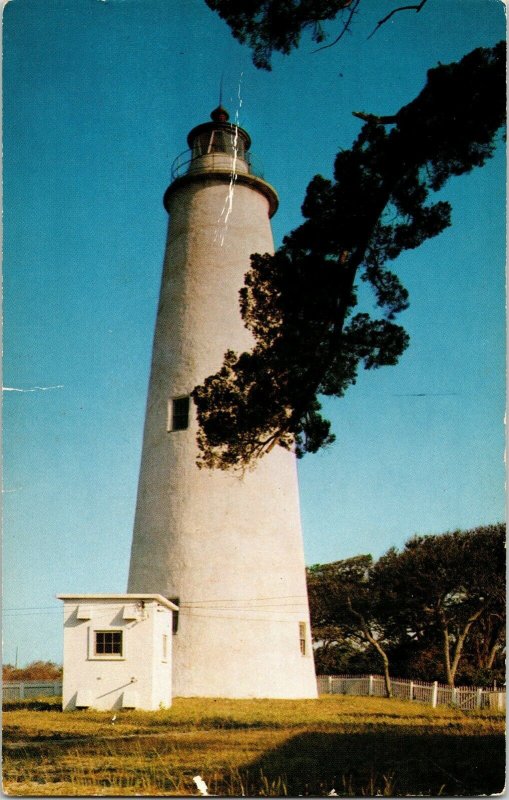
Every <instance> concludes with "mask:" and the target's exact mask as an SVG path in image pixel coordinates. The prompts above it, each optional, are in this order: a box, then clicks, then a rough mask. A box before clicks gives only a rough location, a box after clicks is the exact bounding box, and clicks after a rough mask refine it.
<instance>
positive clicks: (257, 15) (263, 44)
mask: <svg viewBox="0 0 509 800" xmlns="http://www.w3.org/2000/svg"><path fill="white" fill-rule="evenodd" d="M205 1H206V3H207V5H208V7H209V8H211V9H212V11H217V13H218V14H219V16H220V17H221V19H224V21H225V22H226V23H227V24H228V25H229V27H230V29H231V32H232V34H233V36H234V37H235V38H236V39H238V41H239V42H241V43H242V44H247V45H249V47H250V48H251V50H252V51H253V64H254V65H255V66H256V67H258V68H259V69H266V70H270V69H271V56H272V53H273V52H274V51H276V52H279V53H282V54H283V55H288V54H289V53H290V52H291V51H292V50H293V49H294V48H296V47H298V45H299V42H300V38H301V35H302V33H304V31H309V32H310V33H311V38H312V40H313V41H314V42H317V43H321V42H324V41H325V39H326V38H327V37H326V33H325V28H324V25H323V23H325V22H327V21H330V20H335V19H337V20H338V28H339V30H338V32H337V35H336V36H335V38H334V40H333V41H332V42H330V43H329V44H327V45H324V46H325V47H331V46H332V45H334V44H336V43H337V42H338V41H339V40H340V39H341V38H342V36H344V34H345V33H346V32H347V31H349V30H350V29H351V22H352V19H353V17H354V15H355V14H356V13H357V11H358V10H359V7H360V5H361V0H205ZM426 2H427V0H420V1H419V2H416V3H415V4H413V5H407V4H405V5H402V6H399V7H397V8H393V9H391V10H389V12H388V13H387V14H386V15H385V16H384V17H382V19H380V20H379V22H378V24H377V26H376V28H375V31H376V30H378V28H380V27H381V26H382V25H384V24H385V22H387V21H388V20H389V19H390V18H391V17H392V16H393V15H394V14H395V13H397V12H399V11H409V10H413V11H420V10H421V9H422V8H423V7H424V5H425V4H426ZM375 31H373V32H375Z"/></svg>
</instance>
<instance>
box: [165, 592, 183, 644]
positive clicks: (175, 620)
mask: <svg viewBox="0 0 509 800" xmlns="http://www.w3.org/2000/svg"><path fill="white" fill-rule="evenodd" d="M167 599H168V600H169V601H170V603H173V604H174V605H175V607H176V610H174V611H173V615H172V618H171V632H172V633H173V635H174V636H175V634H176V633H178V629H179V612H180V606H179V602H180V600H179V598H178V597H168V598H167Z"/></svg>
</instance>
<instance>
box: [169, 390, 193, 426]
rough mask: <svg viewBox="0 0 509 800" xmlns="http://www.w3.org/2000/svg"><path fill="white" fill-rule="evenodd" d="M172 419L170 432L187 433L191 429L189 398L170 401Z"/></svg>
mask: <svg viewBox="0 0 509 800" xmlns="http://www.w3.org/2000/svg"><path fill="white" fill-rule="evenodd" d="M170 417H171V419H170V420H169V423H170V424H169V425H168V430H170V431H185V429H186V428H188V427H189V396H187V397H174V398H173V400H171V401H170Z"/></svg>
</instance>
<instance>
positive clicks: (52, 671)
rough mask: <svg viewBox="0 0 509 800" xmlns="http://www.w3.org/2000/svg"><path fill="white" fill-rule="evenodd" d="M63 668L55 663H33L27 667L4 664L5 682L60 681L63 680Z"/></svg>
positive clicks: (3, 674) (3, 675) (3, 676)
mask: <svg viewBox="0 0 509 800" xmlns="http://www.w3.org/2000/svg"><path fill="white" fill-rule="evenodd" d="M62 672H63V671H62V667H61V666H60V665H59V664H54V663H53V661H32V662H31V663H30V664H28V665H27V666H26V667H14V666H13V665H12V664H4V665H3V667H2V678H3V680H4V681H58V680H60V679H61V678H62Z"/></svg>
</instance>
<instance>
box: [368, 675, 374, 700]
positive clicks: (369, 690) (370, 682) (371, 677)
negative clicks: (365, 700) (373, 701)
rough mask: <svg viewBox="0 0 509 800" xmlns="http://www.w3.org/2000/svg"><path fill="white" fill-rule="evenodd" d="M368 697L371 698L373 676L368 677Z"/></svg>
mask: <svg viewBox="0 0 509 800" xmlns="http://www.w3.org/2000/svg"><path fill="white" fill-rule="evenodd" d="M368 696H369V697H373V676H372V675H370V676H369V686H368Z"/></svg>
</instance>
